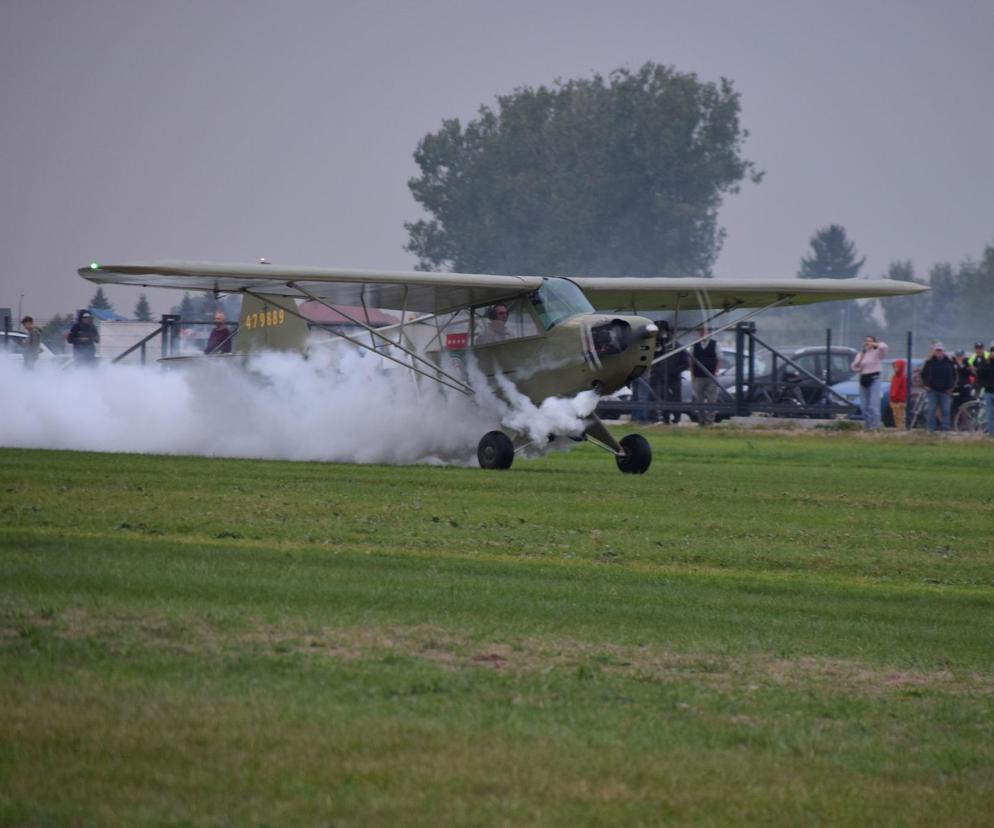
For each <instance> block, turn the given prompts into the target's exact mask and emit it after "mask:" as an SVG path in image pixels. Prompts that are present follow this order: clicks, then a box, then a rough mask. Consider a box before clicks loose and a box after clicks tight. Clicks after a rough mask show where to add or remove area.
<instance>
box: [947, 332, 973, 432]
mask: <svg viewBox="0 0 994 828" xmlns="http://www.w3.org/2000/svg"><path fill="white" fill-rule="evenodd" d="M953 364H954V365H955V366H956V387H955V388H954V389H953V411H952V417H953V419H956V412H957V411H959V409H960V406H961V405H963V403H965V402H970V400H972V399H973V383H974V380H975V379H976V375H975V374H974V372H973V366H972V365H971V364H970V362H969V360H968V359H967V358H966V351H964V350H963V349H962V348H961V349H959V350H957V351H956V353H955V354H953Z"/></svg>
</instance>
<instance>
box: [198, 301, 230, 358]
mask: <svg viewBox="0 0 994 828" xmlns="http://www.w3.org/2000/svg"><path fill="white" fill-rule="evenodd" d="M204 353H205V354H230V353H231V331H229V330H228V326H227V325H225V324H224V314H223V313H221V311H218V312H217V313H215V314H214V327H213V328H211V335H210V336H209V337H208V338H207V347H206V348H204Z"/></svg>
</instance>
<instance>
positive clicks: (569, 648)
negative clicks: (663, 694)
mask: <svg viewBox="0 0 994 828" xmlns="http://www.w3.org/2000/svg"><path fill="white" fill-rule="evenodd" d="M25 630H29V631H30V630H39V631H43V632H45V633H46V634H48V635H51V636H54V637H55V638H63V639H67V640H82V639H87V640H94V641H99V642H100V643H101V644H103V645H104V646H106V647H108V648H109V649H110V650H111V651H112V652H127V651H129V650H133V649H134V648H143V649H153V650H171V651H174V652H177V653H183V654H196V653H209V654H210V655H211V656H217V655H218V654H222V653H226V652H227V653H234V652H239V653H244V652H249V653H255V654H259V655H264V656H277V657H278V656H285V655H305V656H310V657H317V658H330V659H342V660H363V659H376V658H382V657H386V656H393V657H405V658H415V659H425V660H427V661H430V662H432V663H433V664H436V665H439V666H441V667H443V668H445V669H448V670H461V669H488V670H500V671H507V672H511V673H518V674H521V675H526V674H532V673H536V672H540V671H549V670H557V669H558V670H571V671H572V670H582V671H583V672H584V674H587V675H595V674H600V673H602V674H605V675H614V676H622V677H628V678H631V679H633V680H637V681H651V682H658V683H661V684H669V683H675V682H684V681H688V680H690V681H693V682H695V683H698V684H701V685H703V686H707V687H711V688H713V689H716V690H723V691H731V690H738V691H741V690H758V689H760V688H762V687H764V686H767V687H768V686H779V687H790V686H810V685H817V686H819V687H821V688H823V689H825V690H828V691H830V692H838V693H846V694H854V693H855V694H860V695H870V696H878V695H884V694H888V693H894V692H907V691H910V690H918V691H934V692H939V693H944V694H953V695H963V694H980V695H994V676H992V675H987V674H981V673H977V672H972V673H967V674H954V673H953V672H951V671H949V670H947V669H938V670H910V669H898V668H895V667H893V666H885V665H884V666H881V665H873V664H867V663H865V662H857V661H849V660H844V659H832V658H818V657H814V656H805V657H800V658H774V657H770V656H767V655H763V654H746V655H741V656H727V655H716V654H709V653H687V652H674V651H670V650H666V649H664V648H662V647H658V646H653V645H646V646H620V645H615V644H609V643H608V644H604V643H591V642H586V641H578V640H573V639H566V638H549V637H543V638H538V637H535V638H527V639H516V640H514V641H512V642H500V641H480V640H469V639H462V638H459V637H457V636H454V635H452V634H451V633H449V632H448V631H446V630H443V629H440V628H437V627H433V626H413V627H408V628H386V629H381V628H369V627H348V628H330V627H321V628H306V629H287V628H284V627H278V626H272V625H269V626H257V627H254V628H251V629H248V630H246V629H238V630H231V631H229V630H225V629H222V628H219V627H218V626H216V625H214V624H212V623H211V622H210V621H209V620H206V619H202V620H189V619H188V620H185V621H183V622H182V623H181V622H179V621H175V620H171V619H166V618H158V617H148V616H143V617H140V618H134V617H123V616H119V617H101V616H95V615H93V614H90V613H87V612H86V611H84V610H80V609H74V610H71V611H66V612H62V613H59V614H58V615H57V616H53V615H52V614H50V613H38V614H32V613H17V614H16V617H13V616H8V617H6V618H0V647H6V646H11V645H13V644H14V643H15V642H16V641H17V640H19V639H22V638H24V637H25Z"/></svg>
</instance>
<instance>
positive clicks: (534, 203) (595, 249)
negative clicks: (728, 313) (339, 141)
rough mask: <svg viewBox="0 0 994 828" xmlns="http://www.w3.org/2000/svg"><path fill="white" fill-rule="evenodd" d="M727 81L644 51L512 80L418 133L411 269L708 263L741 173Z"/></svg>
mask: <svg viewBox="0 0 994 828" xmlns="http://www.w3.org/2000/svg"><path fill="white" fill-rule="evenodd" d="M747 135H748V133H747V132H746V131H745V130H743V129H742V128H741V127H740V125H739V96H738V94H737V93H736V92H734V91H733V89H732V83H731V81H728V80H726V79H722V80H721V81H720V83H718V84H714V83H702V82H701V81H699V80H698V79H697V77H696V75H693V74H682V73H679V72H677V71H675V70H674V69H673V68H672V67H666V66H659V65H656V64H653V63H646V64H645V65H644V66H642V67H641V68H640V69H638V70H637V71H631V70H628V69H618V70H616V71H614V72H612V73H610V75H608V77H607V78H604V77H602V76H601V75H594V77H592V78H588V79H577V80H570V81H565V82H563V81H557V82H556V83H555V84H553V85H552V86H551V87H547V86H540V87H538V88H537V89H535V88H531V87H524V88H520V89H517V90H515V92H514V93H513V94H510V95H504V96H501V97H498V98H497V106H496V108H495V109H492V108H490V107H487V106H483V107H481V109H480V110H479V117H478V118H476V119H475V120H473V121H470V122H469V123H468V124H466V125H465V127H464V126H463V125H462V124H461V123H460V122H459V121H458V120H456V119H453V120H446V121H444V122H443V124H442V128H441V129H440V130H439V131H438V132H435V133H432V134H429V135H426V136H425V137H424V138H423V139H422V140H421V141H420V143H419V144H418V147H417V151H416V152H415V154H414V158H415V160H416V162H417V164H418V166H419V168H420V170H421V175H420V176H419V177H417V178H413V179H411V181H410V182H409V187H410V189H411V192H412V194H413V195H414V198H415V199H416V200H417V202H418V203H419V204H420V205H421V206H422V207H423V208H424V210H425V211H426V212H427V213H428V214H429V216H430V218H428V219H422V220H420V221H415V222H411V223H407V224H406V225H405V227H406V228H407V230H408V233H409V236H410V239H409V243H408V245H407V250H409V251H411V252H412V253H415V254H416V255H417V256H418V260H419V263H418V267H419V268H420V269H423V270H438V269H452V270H457V271H468V272H494V273H520V274H534V275H549V274H564V273H569V274H578V275H607V276H613V275H673V276H677V275H679V276H685V275H710V271H711V266H712V265H713V263H714V260H715V258H716V256H717V254H718V251H719V249H720V247H721V242H722V238H723V236H724V231H723V230H721V229H720V228H719V227H718V224H717V214H718V208H719V206H720V204H721V198H722V195H723V194H724V193H730V192H736V191H737V189H738V186H739V184H740V182H741V181H742V179H743V178H744V177H746V176H747V175H749V176H751V177H752V179H753V180H754V181H758V180H759V179H760V178H761V173H759V172H758V171H757V170H756V169H755V167H754V165H753V164H752V162H750V161H747V160H745V159H744V158H743V157H742V155H741V149H742V143H743V141H744V140H745V138H746V137H747Z"/></svg>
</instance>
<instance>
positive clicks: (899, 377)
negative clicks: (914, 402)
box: [887, 359, 908, 431]
mask: <svg viewBox="0 0 994 828" xmlns="http://www.w3.org/2000/svg"><path fill="white" fill-rule="evenodd" d="M887 396H888V399H889V401H890V410H891V413H892V414H893V415H894V428H896V429H900V430H902V431H903V430H904V411H905V409H906V408H907V406H908V375H907V373H905V370H904V360H903V359H895V360H894V373H893V375H892V376H891V378H890V391H889V393H888V395H887Z"/></svg>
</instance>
